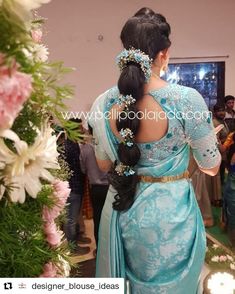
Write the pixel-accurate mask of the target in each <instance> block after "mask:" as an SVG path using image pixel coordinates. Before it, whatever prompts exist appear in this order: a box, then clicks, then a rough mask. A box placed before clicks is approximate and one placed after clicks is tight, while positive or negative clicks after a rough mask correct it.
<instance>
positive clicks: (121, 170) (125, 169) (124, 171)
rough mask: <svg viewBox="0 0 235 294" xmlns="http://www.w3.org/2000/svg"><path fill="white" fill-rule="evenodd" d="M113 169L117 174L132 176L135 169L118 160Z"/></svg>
mask: <svg viewBox="0 0 235 294" xmlns="http://www.w3.org/2000/svg"><path fill="white" fill-rule="evenodd" d="M115 171H116V173H117V174H118V175H119V176H126V177H128V176H132V175H134V174H135V171H134V170H133V169H132V168H131V167H130V166H129V165H124V164H123V163H122V162H120V163H119V164H118V165H117V166H116V167H115Z"/></svg>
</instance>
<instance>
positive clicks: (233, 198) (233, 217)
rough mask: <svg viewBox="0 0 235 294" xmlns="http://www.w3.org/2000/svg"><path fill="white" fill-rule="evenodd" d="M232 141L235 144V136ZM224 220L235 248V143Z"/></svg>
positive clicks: (229, 168)
mask: <svg viewBox="0 0 235 294" xmlns="http://www.w3.org/2000/svg"><path fill="white" fill-rule="evenodd" d="M232 141H233V142H235V134H233V137H232ZM223 206H224V207H223V209H224V218H225V225H226V228H227V231H228V236H229V240H230V243H231V246H232V247H233V248H235V143H233V144H232V145H231V146H230V147H229V149H228V178H227V181H226V184H225V187H224V205H223Z"/></svg>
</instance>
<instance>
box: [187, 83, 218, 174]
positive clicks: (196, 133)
mask: <svg viewBox="0 0 235 294" xmlns="http://www.w3.org/2000/svg"><path fill="white" fill-rule="evenodd" d="M185 89H186V90H185V93H184V96H183V99H182V108H181V109H182V115H183V121H184V127H185V135H186V140H187V141H188V143H189V144H190V146H191V148H192V152H193V157H194V158H195V160H196V162H197V164H198V166H199V167H200V168H204V169H210V168H213V167H215V166H217V165H218V164H219V163H220V160H221V155H220V152H219V149H218V146H217V145H218V142H217V137H216V134H215V131H214V126H213V123H212V113H211V112H210V111H209V110H208V107H207V105H206V103H205V100H204V99H203V97H202V96H201V95H200V94H199V93H198V92H197V91H196V90H195V89H192V88H186V87H185Z"/></svg>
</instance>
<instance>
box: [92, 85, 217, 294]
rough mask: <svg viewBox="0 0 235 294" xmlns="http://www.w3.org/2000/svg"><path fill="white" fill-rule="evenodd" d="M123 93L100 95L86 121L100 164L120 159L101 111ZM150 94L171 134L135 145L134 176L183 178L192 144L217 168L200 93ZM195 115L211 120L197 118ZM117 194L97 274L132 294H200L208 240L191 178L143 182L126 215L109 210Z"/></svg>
mask: <svg viewBox="0 0 235 294" xmlns="http://www.w3.org/2000/svg"><path fill="white" fill-rule="evenodd" d="M118 95H119V93H118V89H117V88H116V87H115V88H112V89H111V90H109V91H107V92H105V93H104V94H103V95H101V96H100V97H98V98H97V100H96V101H95V103H94V104H93V107H92V109H91V113H90V115H91V116H90V121H89V123H90V124H91V126H92V127H93V130H94V134H95V137H96V144H97V145H96V155H97V157H98V158H99V159H110V160H112V161H114V160H116V159H117V155H116V148H117V144H118V139H117V138H116V137H114V135H113V133H112V132H111V129H110V126H109V121H108V120H107V119H105V115H104V114H106V115H107V113H108V112H109V111H110V109H111V108H112V106H113V105H114V104H115V103H116V102H117V98H118ZM150 95H152V97H153V98H154V99H155V100H156V101H157V102H158V103H159V104H160V105H161V107H162V109H163V110H164V112H165V113H166V114H168V132H167V133H166V134H165V136H164V137H163V138H161V139H160V140H159V141H156V142H150V143H149V142H147V143H141V144H138V145H139V148H140V150H141V159H140V161H139V162H138V166H137V173H138V174H139V175H150V176H153V177H162V176H174V175H180V174H182V173H183V172H184V171H186V170H187V167H188V162H189V149H190V147H191V148H192V151H193V155H194V157H195V159H196V161H197V163H198V165H199V166H200V167H202V168H211V167H214V166H216V165H217V164H218V163H219V161H220V153H219V151H218V149H217V145H216V143H217V141H216V136H215V134H214V130H213V126H212V123H211V118H210V117H209V116H208V109H207V106H206V104H205V102H204V100H203V98H202V97H201V96H200V94H199V93H198V92H197V91H195V90H193V89H191V88H187V87H183V86H178V85H170V84H168V85H167V86H166V87H164V88H161V89H159V90H156V91H153V92H151V93H150ZM195 111H199V112H201V113H203V112H206V113H207V115H206V114H205V113H204V115H201V117H199V115H197V117H196V118H195V117H194V116H193V114H194V112H195ZM189 112H190V113H189ZM176 113H177V115H176ZM185 113H187V114H188V115H187V116H186V115H185ZM97 114H98V115H97ZM102 114H103V115H104V116H102ZM190 115H191V116H192V118H190ZM106 117H107V116H106ZM114 195H115V190H114V189H113V187H110V189H109V192H108V195H107V200H106V202H105V206H104V209H103V213H102V219H101V223H100V232H99V248H98V255H97V269H96V273H97V277H124V278H126V280H128V281H129V285H130V293H132V294H157V293H161V294H184V293H185V294H188V293H190V294H196V292H197V287H198V282H199V276H200V272H201V268H202V265H203V262H204V256H205V244H206V243H205V231H204V225H203V221H202V217H201V214H200V210H199V208H198V205H197V201H196V198H195V194H194V191H193V188H192V184H191V181H190V180H188V179H182V180H178V181H173V182H168V183H143V182H140V183H139V184H138V186H137V192H136V199H135V202H134V204H133V205H132V207H131V208H130V209H129V210H128V211H125V212H121V213H120V212H117V211H114V210H113V209H112V203H113V199H114Z"/></svg>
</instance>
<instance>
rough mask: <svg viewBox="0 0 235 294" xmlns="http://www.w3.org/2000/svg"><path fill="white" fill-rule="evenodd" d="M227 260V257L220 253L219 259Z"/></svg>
mask: <svg viewBox="0 0 235 294" xmlns="http://www.w3.org/2000/svg"><path fill="white" fill-rule="evenodd" d="M226 260H227V257H226V256H225V255H221V256H220V257H219V261H221V262H223V261H226Z"/></svg>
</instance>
